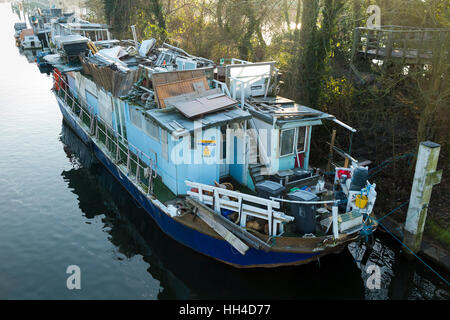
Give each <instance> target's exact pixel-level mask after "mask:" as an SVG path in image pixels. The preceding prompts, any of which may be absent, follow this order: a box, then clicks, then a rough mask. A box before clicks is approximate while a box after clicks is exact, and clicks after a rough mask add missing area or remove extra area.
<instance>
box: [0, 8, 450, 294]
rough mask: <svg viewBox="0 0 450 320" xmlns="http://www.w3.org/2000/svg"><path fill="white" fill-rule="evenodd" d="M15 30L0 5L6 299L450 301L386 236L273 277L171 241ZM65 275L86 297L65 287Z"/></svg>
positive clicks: (0, 277)
mask: <svg viewBox="0 0 450 320" xmlns="http://www.w3.org/2000/svg"><path fill="white" fill-rule="evenodd" d="M18 20H19V18H18V17H17V16H14V15H13V14H12V13H11V9H10V6H9V5H5V4H0V24H1V27H0V43H2V48H1V59H0V119H1V121H0V299H80V298H82V299H245V298H247V299H269V298H270V299H449V297H450V294H449V290H448V286H447V285H446V284H444V283H443V282H442V281H441V280H440V279H439V278H438V277H437V276H435V275H434V274H433V273H432V272H431V271H430V270H428V269H427V268H426V267H425V266H424V265H423V264H421V263H420V262H419V261H413V262H407V261H405V260H404V259H403V258H402V256H401V254H400V247H399V246H398V244H397V243H396V242H395V241H394V240H392V239H390V238H389V237H388V236H385V235H384V234H377V236H376V243H375V246H374V250H373V251H372V252H370V254H366V256H365V257H364V259H366V260H367V261H366V260H364V261H363V262H362V263H360V262H356V261H355V259H356V260H358V261H359V260H361V259H363V255H364V252H365V247H364V246H363V245H359V244H357V243H355V244H352V245H351V246H350V247H349V249H346V250H344V251H343V252H342V253H341V254H339V255H332V256H329V257H326V258H324V259H322V260H321V261H320V265H319V264H318V263H311V264H309V265H306V266H300V267H287V268H280V269H268V270H264V269H263V270H261V269H257V270H237V269H233V268H231V267H228V266H226V265H223V264H220V263H218V262H215V261H212V260H210V259H208V258H206V257H204V256H201V255H199V254H197V253H194V252H192V251H191V250H189V249H187V248H185V247H183V246H182V245H180V244H178V243H176V242H174V241H173V240H171V239H170V238H168V237H167V236H165V235H164V234H163V233H162V232H161V231H160V230H159V229H158V228H157V226H156V225H155V224H154V223H153V221H152V220H151V218H150V217H149V216H148V215H147V214H146V212H145V211H143V210H142V209H139V208H138V207H136V204H135V202H134V201H133V199H132V198H130V196H129V195H128V194H127V193H126V192H125V190H124V189H122V187H121V186H120V184H119V183H117V182H116V181H115V180H114V178H113V177H112V176H111V175H110V174H109V173H108V172H107V170H106V169H105V168H103V167H102V166H101V165H100V164H99V163H98V162H96V160H95V159H94V158H93V156H92V154H91V153H90V151H89V150H88V149H87V148H86V146H84V145H83V144H82V143H81V142H80V140H79V139H78V138H77V137H76V136H75V135H74V133H73V132H72V131H71V130H70V129H68V128H67V127H66V126H65V125H64V124H63V122H62V116H61V114H60V111H59V109H58V106H57V103H56V100H55V98H54V97H53V95H52V93H51V91H50V88H51V84H52V82H51V78H50V77H48V76H47V75H45V74H41V73H39V70H38V68H37V66H36V65H35V64H33V63H29V62H28V59H27V57H26V56H25V55H24V54H23V53H20V52H19V50H18V48H16V47H15V45H14V38H13V24H14V22H17V21H18ZM32 54H33V53H32V52H31V53H30V54H28V55H29V58H30V61H33V60H34V59H33V55H32ZM380 196H382V194H380ZM69 265H78V266H79V267H80V269H81V290H68V289H67V287H66V280H67V277H68V276H69V275H68V274H66V268H67V267H68V266H69ZM368 265H377V266H379V267H380V270H381V288H380V289H374V290H370V289H368V288H367V287H366V281H367V278H368V277H369V274H368V273H367V272H366V268H367V266H368Z"/></svg>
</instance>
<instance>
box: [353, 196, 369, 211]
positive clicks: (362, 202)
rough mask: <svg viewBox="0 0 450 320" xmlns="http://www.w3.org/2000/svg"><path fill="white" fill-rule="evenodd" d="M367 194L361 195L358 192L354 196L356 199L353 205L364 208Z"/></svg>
mask: <svg viewBox="0 0 450 320" xmlns="http://www.w3.org/2000/svg"><path fill="white" fill-rule="evenodd" d="M367 201H368V200H367V196H362V197H361V195H360V194H358V195H357V196H356V201H355V205H356V206H357V207H358V208H360V209H364V208H365V207H366V206H367Z"/></svg>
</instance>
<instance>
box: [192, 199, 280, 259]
mask: <svg viewBox="0 0 450 320" xmlns="http://www.w3.org/2000/svg"><path fill="white" fill-rule="evenodd" d="M186 200H187V201H188V203H190V204H192V205H193V206H195V207H197V208H199V210H204V211H205V212H206V213H207V214H209V215H210V216H211V217H214V219H217V220H220V222H221V223H222V224H223V225H224V226H225V227H226V228H227V229H228V230H229V231H230V232H233V233H234V234H235V235H236V236H237V237H239V238H240V239H241V240H242V241H244V242H245V243H246V244H248V245H249V246H250V247H252V248H254V249H258V250H259V249H261V250H264V251H266V252H268V251H270V250H271V247H270V246H269V245H268V244H267V243H265V242H264V241H262V240H261V239H259V238H258V237H256V236H255V235H253V234H251V233H250V232H248V231H246V230H245V229H242V228H240V227H239V226H238V225H236V224H235V223H233V222H232V221H230V220H228V219H227V218H225V217H223V216H221V215H218V214H216V213H215V212H214V211H212V210H211V209H210V208H208V207H207V206H205V205H204V204H203V203H200V202H198V201H197V200H195V199H193V198H191V197H187V198H186Z"/></svg>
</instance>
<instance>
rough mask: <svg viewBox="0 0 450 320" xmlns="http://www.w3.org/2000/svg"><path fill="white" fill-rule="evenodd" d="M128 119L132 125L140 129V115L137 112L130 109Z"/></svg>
mask: <svg viewBox="0 0 450 320" xmlns="http://www.w3.org/2000/svg"><path fill="white" fill-rule="evenodd" d="M130 119H131V123H132V124H134V125H135V126H136V127H138V128H139V129H142V114H141V113H140V112H139V110H137V109H135V108H133V107H130Z"/></svg>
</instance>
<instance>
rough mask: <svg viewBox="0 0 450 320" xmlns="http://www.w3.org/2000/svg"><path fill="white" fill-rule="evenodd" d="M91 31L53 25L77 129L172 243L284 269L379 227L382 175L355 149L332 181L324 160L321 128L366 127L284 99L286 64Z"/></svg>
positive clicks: (63, 104) (63, 101) (67, 113)
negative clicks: (319, 147) (317, 150)
mask: <svg viewBox="0 0 450 320" xmlns="http://www.w3.org/2000/svg"><path fill="white" fill-rule="evenodd" d="M85 25H86V24H85ZM80 27H83V26H80V25H77V26H74V25H62V24H54V25H52V32H55V35H54V36H52V37H53V39H55V40H54V44H55V46H54V49H53V54H51V55H46V56H44V57H43V58H44V59H46V60H47V62H48V63H49V64H51V65H52V67H53V77H54V86H53V92H54V94H55V97H56V100H57V102H58V105H59V108H60V110H61V113H62V115H63V118H64V121H65V122H66V123H67V124H68V125H69V126H70V127H71V128H72V129H73V131H74V132H75V133H76V134H77V135H78V136H79V137H80V138H81V140H82V141H83V142H84V143H85V144H86V145H87V146H89V148H91V150H92V152H93V153H94V154H95V156H96V157H97V158H98V159H99V161H100V162H101V163H102V164H103V165H104V166H105V167H106V168H107V169H108V170H109V172H110V173H111V174H112V175H113V176H114V177H115V178H116V179H117V181H118V182H119V183H120V184H121V185H122V186H123V188H124V192H125V191H126V192H128V193H129V194H130V195H131V196H132V197H133V198H134V199H135V200H136V202H137V203H138V204H139V206H141V207H142V208H143V209H144V210H145V211H146V212H147V213H148V214H149V215H150V216H151V217H152V218H153V219H154V220H155V221H156V223H157V225H158V226H159V228H160V229H161V230H162V231H163V232H164V233H165V234H167V235H168V236H170V237H171V238H172V239H174V240H175V241H177V242H179V243H180V244H182V245H184V246H186V247H188V248H190V249H192V250H194V251H196V252H198V253H200V254H203V255H206V256H208V257H211V258H213V259H216V260H218V261H221V262H223V263H226V264H229V265H231V266H234V267H238V268H254V267H278V266H287V265H300V264H305V263H308V262H311V261H316V260H318V259H319V258H320V257H323V256H325V255H328V254H330V253H338V252H340V251H342V250H343V249H344V248H345V247H346V245H347V244H349V243H350V242H353V241H359V240H361V239H366V238H367V237H368V236H370V234H371V233H372V232H373V231H374V230H375V229H376V227H377V225H376V222H375V220H374V219H373V208H374V204H375V200H376V195H377V193H376V185H375V184H372V183H370V182H369V181H368V168H367V167H364V166H362V165H361V164H360V163H359V162H358V160H357V159H355V158H354V157H352V156H351V155H350V154H347V153H345V152H342V151H341V154H342V155H343V156H344V157H345V162H344V164H343V165H342V166H335V168H333V169H332V170H331V172H330V170H328V172H327V170H324V169H320V168H315V167H313V166H312V164H311V163H310V150H311V148H310V147H311V140H312V139H313V128H314V127H316V126H320V125H323V123H324V121H328V122H331V123H334V124H335V125H338V126H342V127H344V128H346V129H347V130H349V132H351V133H353V132H355V131H356V130H355V129H353V128H351V127H350V126H348V125H346V124H344V123H342V122H341V121H339V120H338V119H336V118H335V117H334V116H333V115H330V114H327V113H325V112H322V111H319V110H315V109H312V108H309V107H307V106H303V105H300V104H297V103H295V102H294V101H292V100H290V99H286V98H283V97H280V96H277V95H276V92H277V88H278V86H279V81H278V70H277V68H276V63H275V62H273V61H269V62H258V63H252V62H248V61H242V60H238V59H231V60H225V59H224V60H222V61H221V62H220V64H219V65H216V64H215V63H214V62H213V61H211V60H208V59H205V58H201V57H196V56H193V55H191V54H189V53H187V52H185V51H184V50H182V49H180V48H178V47H175V46H173V45H170V44H167V43H163V44H160V45H157V43H156V40H155V39H149V40H144V41H142V42H141V43H139V42H138V41H137V40H136V39H134V40H133V41H118V40H111V39H110V37H109V32H107V33H106V37H107V38H106V39H107V46H104V47H102V46H101V44H102V42H100V41H104V40H103V39H105V38H104V37H101V38H100V39H99V37H98V33H96V31H98V30H96V31H94V34H93V35H92V34H91V35H90V36H89V37H87V36H86V34H84V33H83V31H87V30H81V31H80V30H78V29H79V28H80ZM101 27H102V28H103V26H101ZM71 28H72V30H73V32H72V31H70V29H71ZM58 30H59V31H58ZM62 30H64V35H62V32H61V31H62ZM90 32H91V31H90ZM56 33H59V34H58V35H56ZM94 40H95V41H94ZM97 44H98V46H97Z"/></svg>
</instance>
